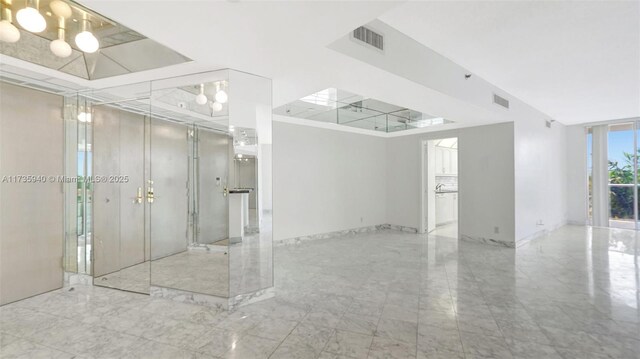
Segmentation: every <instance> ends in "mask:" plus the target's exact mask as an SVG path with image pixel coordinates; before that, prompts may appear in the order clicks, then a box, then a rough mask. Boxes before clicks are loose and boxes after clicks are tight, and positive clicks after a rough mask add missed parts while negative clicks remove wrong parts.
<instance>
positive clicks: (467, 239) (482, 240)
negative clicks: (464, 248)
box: [459, 234, 516, 248]
mask: <svg viewBox="0 0 640 359" xmlns="http://www.w3.org/2000/svg"><path fill="white" fill-rule="evenodd" d="M459 237H460V240H462V241H465V242H469V243H477V244H488V245H492V246H498V247H506V248H515V247H516V245H515V243H513V242H504V241H500V240H497V239H494V238H485V237H475V236H468V235H466V234H460V235H459Z"/></svg>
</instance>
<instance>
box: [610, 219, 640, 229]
mask: <svg viewBox="0 0 640 359" xmlns="http://www.w3.org/2000/svg"><path fill="white" fill-rule="evenodd" d="M609 227H612V228H621V229H636V222H635V221H634V220H633V219H631V220H624V219H610V220H609Z"/></svg>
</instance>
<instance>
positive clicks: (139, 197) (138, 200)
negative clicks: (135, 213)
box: [133, 187, 143, 204]
mask: <svg viewBox="0 0 640 359" xmlns="http://www.w3.org/2000/svg"><path fill="white" fill-rule="evenodd" d="M142 199H143V197H142V187H138V192H137V193H136V197H135V199H134V200H133V203H137V204H140V203H142Z"/></svg>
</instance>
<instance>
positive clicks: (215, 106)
mask: <svg viewBox="0 0 640 359" xmlns="http://www.w3.org/2000/svg"><path fill="white" fill-rule="evenodd" d="M211 109H213V111H214V112H220V111H222V104H221V103H220V102H218V101H214V102H212V103H211Z"/></svg>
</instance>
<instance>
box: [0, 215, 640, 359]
mask: <svg viewBox="0 0 640 359" xmlns="http://www.w3.org/2000/svg"><path fill="white" fill-rule="evenodd" d="M638 236H639V235H638V234H637V233H636V232H629V231H619V230H606V229H591V228H586V227H579V226H567V227H563V228H561V229H559V230H556V231H554V232H552V233H550V234H549V235H548V236H545V237H542V238H539V239H536V240H533V241H531V242H528V243H526V244H524V245H523V246H521V247H519V248H517V249H513V248H503V247H496V246H487V245H482V244H477V243H468V242H459V241H457V240H455V239H453V238H446V237H442V236H426V235H417V234H410V233H404V232H396V231H390V230H384V231H378V232H370V233H360V234H354V235H349V236H345V237H341V238H327V239H322V240H315V241H306V242H304V243H302V244H299V245H290V246H277V247H275V248H274V250H275V253H274V255H275V262H274V269H275V286H276V297H275V298H272V299H268V300H265V301H263V302H259V303H254V304H251V305H248V306H245V307H241V308H239V309H238V310H237V311H236V312H233V313H228V312H225V311H219V310H216V309H213V308H208V307H203V306H200V305H194V304H185V303H177V302H174V301H169V300H165V299H161V298H151V297H149V296H145V295H139V294H135V293H130V292H122V291H118V290H113V289H106V288H100V287H90V286H83V285H77V286H74V287H73V289H71V288H64V289H61V290H57V291H53V292H49V293H45V294H42V295H39V296H36V297H33V298H29V299H26V300H23V301H20V302H16V303H12V304H8V305H5V306H3V307H0V349H1V350H0V357H2V358H4V357H24V358H30V357H34V358H38V357H43V358H49V357H51V358H67V357H69V358H70V357H76V358H114V357H118V358H119V357H122V358H171V359H176V358H225V357H227V358H251V359H254V358H258V359H259V358H269V357H270V358H273V359H280V358H322V359H344V358H350V359H354V358H367V357H371V358H414V357H415V358H421V359H425V358H430V359H431V358H438V359H441V358H447V359H449V358H453V359H456V358H465V359H469V358H523V359H524V358H526V359H528V358H552V359H557V358H563V359H574V358H575V359H578V358H579V359H585V358H586V359H588V358H594V359H601V358H608V359H612V358H613V359H616V358H624V359H628V358H631V359H640V356H639V355H638V353H640V311H639V310H638V308H639V307H640V299H639V298H640V296H639V295H638V293H639V289H640V283H639V280H638V278H640V274H639V270H638V267H637V265H636V263H637V261H638V257H639V254H640V253H638V248H640V242H639V240H638V238H637V237H638Z"/></svg>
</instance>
